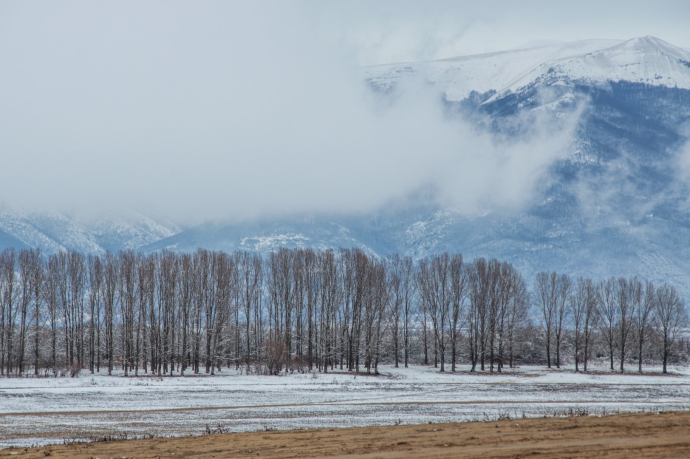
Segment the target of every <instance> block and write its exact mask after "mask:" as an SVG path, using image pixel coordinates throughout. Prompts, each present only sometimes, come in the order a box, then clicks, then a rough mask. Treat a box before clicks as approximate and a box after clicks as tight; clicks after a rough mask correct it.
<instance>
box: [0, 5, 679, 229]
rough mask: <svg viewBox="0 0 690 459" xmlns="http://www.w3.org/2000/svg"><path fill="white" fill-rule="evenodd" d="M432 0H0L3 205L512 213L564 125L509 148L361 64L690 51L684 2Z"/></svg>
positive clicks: (177, 215) (215, 214) (424, 91)
mask: <svg viewBox="0 0 690 459" xmlns="http://www.w3.org/2000/svg"><path fill="white" fill-rule="evenodd" d="M429 3H431V2H404V1H395V2H295V3H291V2H288V1H280V2H274V3H268V2H255V1H252V2H229V1H220V2H208V1H207V2H174V1H173V2H169V1H166V2H153V1H147V2H112V3H109V4H106V3H104V2H90V1H89V2H27V1H17V2H11V1H0V62H2V72H1V73H0V83H1V84H0V155H1V159H2V164H1V165H0V201H2V202H4V203H5V204H6V205H8V206H10V207H15V208H23V209H43V210H44V209H48V210H59V211H70V212H76V213H83V214H93V213H99V212H110V211H116V210H119V209H127V208H140V209H144V210H148V211H151V212H153V213H156V214H158V215H164V216H166V217H169V218H172V219H174V220H176V221H178V222H182V223H184V222H199V221H203V220H205V219H208V218H219V217H231V218H233V217H234V218H244V217H252V216H256V215H262V214H272V213H286V212H287V213H289V212H305V211H306V212H311V211H346V212H349V211H361V210H369V209H373V208H376V207H377V206H380V205H382V204H384V203H385V202H387V201H388V200H390V199H393V198H398V197H403V196H405V195H406V194H409V193H411V192H414V190H416V189H418V188H420V187H424V186H428V185H429V184H435V185H439V187H440V188H439V189H440V191H441V192H440V194H439V195H440V196H444V193H445V195H447V198H448V200H449V202H450V203H451V204H453V205H455V206H458V207H460V208H464V209H467V210H468V211H477V210H478V209H479V208H480V207H481V206H485V205H511V206H512V205H515V204H516V202H517V201H520V200H522V199H524V198H525V197H527V196H529V193H530V190H531V187H532V185H533V184H534V182H535V180H536V178H538V176H539V175H540V174H541V173H542V172H543V171H544V170H545V168H546V167H548V165H549V164H550V162H551V161H552V160H553V159H554V158H557V157H559V155H562V154H563V151H562V149H563V146H564V144H565V140H564V136H567V133H568V132H567V131H568V130H567V129H566V130H565V131H564V132H560V133H556V134H544V136H542V137H540V138H539V142H536V143H529V142H528V141H525V142H518V143H516V144H514V145H510V146H505V145H499V144H497V143H496V141H495V139H491V138H489V137H487V136H486V135H483V134H479V133H477V132H474V131H473V130H472V129H471V128H470V127H468V126H463V125H461V124H458V123H449V122H448V121H447V120H446V119H444V117H443V115H442V113H441V110H440V107H439V104H438V103H437V102H438V96H439V95H438V94H436V93H434V91H433V90H432V89H429V88H423V87H419V86H411V87H409V88H407V91H406V93H405V94H404V96H402V97H401V98H400V100H398V101H397V102H396V104H395V106H394V107H390V106H386V105H385V104H382V103H381V101H380V100H377V99H376V98H375V97H373V96H372V95H371V93H370V92H369V91H368V90H367V88H366V86H365V85H364V84H363V83H362V81H361V74H360V73H359V66H362V65H371V64H378V63H388V62H400V61H415V60H428V59H437V58H445V57H451V56H455V55H463V54H474V53H482V52H489V51H496V50H503V49H508V48H512V47H515V46H519V45H521V44H524V43H526V42H530V41H533V40H559V41H573V40H579V39H587V38H620V39H627V38H632V37H635V36H642V35H654V36H657V37H660V38H662V39H664V40H667V41H669V42H671V43H673V44H675V45H677V46H681V47H690V27H688V24H687V19H688V18H690V2H687V1H675V2H672V1H667V2H663V1H656V2H642V1H638V2H635V1H625V2H623V1H621V2H607V1H602V0H599V1H579V2H570V1H569V2H558V1H524V2H518V1H505V2H476V1H473V2H460V1H448V2H443V1H442V2H434V3H432V4H431V5H429ZM476 4H480V6H477V5H476ZM533 140H534V139H533ZM490 179H491V180H490ZM487 181H492V182H497V183H499V185H498V186H497V185H495V184H492V186H488V184H487ZM444 184H445V185H444Z"/></svg>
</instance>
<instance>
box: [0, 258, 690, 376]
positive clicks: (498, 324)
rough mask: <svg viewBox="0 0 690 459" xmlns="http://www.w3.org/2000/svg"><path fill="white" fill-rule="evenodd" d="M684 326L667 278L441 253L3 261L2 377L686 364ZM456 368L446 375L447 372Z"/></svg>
mask: <svg viewBox="0 0 690 459" xmlns="http://www.w3.org/2000/svg"><path fill="white" fill-rule="evenodd" d="M687 323H688V319H687V313H686V310H685V305H684V303H683V300H682V299H681V298H680V296H679V294H678V292H677V290H676V289H675V288H674V287H673V286H671V285H668V284H663V285H660V286H655V285H653V284H652V283H650V282H646V281H641V280H639V279H637V278H630V279H625V278H611V279H607V280H605V281H601V282H595V281H593V280H591V279H584V278H577V279H573V278H571V277H569V276H567V275H559V274H557V273H539V274H538V275H537V276H536V278H535V279H534V282H533V288H532V291H531V292H530V291H529V290H528V288H527V284H526V282H525V279H524V278H523V276H522V274H521V273H520V272H519V271H518V270H517V269H515V267H513V266H512V265H511V264H510V263H506V262H500V261H498V260H485V259H482V258H480V259H475V260H473V261H472V262H470V263H467V262H465V260H463V257H462V255H461V254H448V253H443V254H439V255H435V256H433V257H429V258H425V259H423V260H421V261H419V262H414V261H413V260H412V259H411V258H409V257H402V256H398V255H393V256H391V257H388V258H385V259H380V258H377V257H374V256H370V255H367V254H366V253H365V252H363V251H361V250H358V249H341V250H339V251H333V250H319V251H314V250H311V249H296V250H288V249H280V250H278V251H277V252H273V253H270V254H269V255H267V256H265V257H263V256H262V255H260V254H257V253H248V252H235V253H233V254H227V253H224V252H211V251H207V250H201V249H200V250H198V251H196V252H195V253H193V254H185V253H183V254H177V253H172V252H166V251H164V252H161V253H153V254H142V253H137V252H133V251H124V252H120V253H118V254H112V253H106V254H105V255H102V256H99V255H88V256H85V255H83V254H81V253H78V252H60V253H56V254H53V255H49V256H44V255H42V254H41V253H40V252H39V251H38V250H22V251H19V252H17V251H15V250H13V249H7V250H5V251H4V252H2V253H0V374H2V375H6V376H11V375H22V374H34V375H56V374H66V373H71V374H72V375H74V374H76V373H77V372H78V371H79V370H81V369H84V368H86V369H88V370H90V371H91V372H92V373H93V372H100V371H107V372H108V374H112V371H113V370H114V369H116V368H118V369H122V370H124V374H125V375H130V374H134V375H139V374H142V372H143V373H153V374H156V375H170V376H172V375H173V374H180V375H184V374H185V373H199V372H206V373H211V374H213V373H215V372H216V371H220V370H221V369H222V368H223V367H224V366H225V367H234V368H236V369H243V370H246V371H247V372H256V373H262V374H277V373H279V372H281V371H312V370H318V371H323V372H328V371H329V370H333V369H336V368H339V369H347V370H350V371H356V372H360V371H366V372H367V373H377V372H378V366H379V364H381V363H391V364H395V365H396V366H398V365H400V364H402V365H404V366H408V364H410V363H423V364H431V363H432V362H433V363H434V365H436V366H438V367H439V368H440V371H446V370H448V369H450V370H451V371H455V370H456V364H457V363H467V364H469V365H471V370H472V371H475V370H477V369H478V368H479V369H481V370H488V371H491V372H493V371H499V372H500V371H501V370H502V369H503V368H504V366H505V365H508V366H509V367H513V366H514V365H515V364H517V363H542V364H546V365H548V366H549V367H551V366H552V365H555V366H557V367H560V366H561V365H562V364H564V362H566V361H567V362H574V364H575V369H576V370H580V369H581V368H582V369H584V370H585V371H586V370H587V368H588V362H589V361H590V360H591V359H592V358H603V357H606V358H607V359H608V360H609V361H610V367H611V369H612V370H613V369H614V365H615V364H616V363H617V364H618V365H619V367H618V368H619V369H620V370H621V371H623V370H624V365H625V363H626V362H631V361H634V362H636V363H637V366H638V370H639V371H642V368H643V367H642V365H643V362H645V361H648V362H660V363H662V364H663V371H664V372H666V371H667V364H668V363H669V361H670V359H672V358H675V359H678V358H682V357H683V356H684V355H685V354H686V352H687V341H684V340H683V339H682V337H681V334H682V332H683V330H684V329H685V327H686V326H687ZM448 367H450V368H448Z"/></svg>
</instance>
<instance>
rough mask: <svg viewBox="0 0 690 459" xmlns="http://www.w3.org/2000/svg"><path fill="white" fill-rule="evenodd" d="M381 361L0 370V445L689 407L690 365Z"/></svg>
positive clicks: (595, 413)
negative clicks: (189, 369)
mask: <svg viewBox="0 0 690 459" xmlns="http://www.w3.org/2000/svg"><path fill="white" fill-rule="evenodd" d="M468 369H469V368H468V367H465V366H460V367H459V372H458V373H456V374H450V373H445V374H441V373H438V370H436V369H434V368H433V367H432V368H429V367H423V366H414V367H411V368H407V369H405V368H398V369H396V368H393V367H390V366H384V367H382V368H381V372H382V375H380V376H365V375H359V376H355V375H354V374H352V373H346V372H337V373H328V374H323V373H316V374H292V375H288V376H247V375H244V374H241V373H239V372H235V371H228V370H225V369H224V370H223V372H222V373H221V374H218V375H215V376H207V375H203V376H185V377H174V378H170V377H167V378H158V377H152V376H139V377H138V378H135V377H128V378H125V377H123V376H121V375H119V376H116V375H114V376H106V375H104V374H100V375H90V374H89V373H88V372H82V373H81V374H80V376H79V377H77V378H51V379H47V378H21V379H20V378H9V379H7V378H1V379H0V447H6V446H30V445H40V444H46V443H62V442H63V441H65V440H67V441H72V440H79V439H86V440H88V439H93V438H97V437H103V436H106V435H109V436H124V435H127V437H128V438H132V437H142V436H149V435H157V436H159V435H163V436H170V435H190V434H192V435H199V434H203V433H205V432H206V429H207V426H208V427H209V428H210V429H212V430H214V431H215V430H217V429H218V427H220V428H222V430H223V431H225V432H238V431H253V430H264V429H265V430H272V429H300V428H316V427H348V426H366V425H383V424H397V423H403V424H415V423H427V422H454V421H458V422H460V421H476V420H487V419H497V418H501V417H506V416H509V417H510V418H521V417H523V416H526V417H540V416H559V415H565V414H567V413H569V412H571V410H572V412H574V413H586V414H590V415H601V414H607V413H617V412H637V411H661V410H684V409H690V369H687V368H674V369H673V374H670V375H660V374H659V370H658V369H650V370H647V371H648V372H649V373H647V374H645V375H638V374H635V373H632V372H631V373H628V374H625V375H620V374H616V373H609V372H606V371H604V370H603V368H602V369H601V370H600V371H597V370H595V371H594V372H592V373H589V374H576V373H574V372H572V371H570V370H563V371H559V370H547V369H545V368H541V367H522V368H520V369H517V370H507V371H505V372H504V373H501V374H496V373H494V374H488V373H475V374H470V373H468Z"/></svg>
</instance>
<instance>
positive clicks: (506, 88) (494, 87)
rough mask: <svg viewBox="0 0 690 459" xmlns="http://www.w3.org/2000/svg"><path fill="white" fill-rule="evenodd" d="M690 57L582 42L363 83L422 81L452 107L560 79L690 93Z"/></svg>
mask: <svg viewBox="0 0 690 459" xmlns="http://www.w3.org/2000/svg"><path fill="white" fill-rule="evenodd" d="M689 68H690V52H689V51H687V50H685V49H682V48H678V47H675V46H673V45H671V44H669V43H666V42H665V41H663V40H660V39H658V38H655V37H642V38H633V39H632V40H628V41H620V40H582V41H577V42H573V43H556V44H550V45H542V46H533V47H532V46H530V47H527V48H519V49H512V50H509V51H501V52H494V53H487V54H477V55H471V56H459V57H454V58H450V59H443V60H438V61H429V62H412V63H403V64H389V65H378V66H373V67H368V68H366V69H365V70H364V74H365V78H367V79H368V80H369V81H370V82H371V83H372V85H374V86H376V87H378V88H380V89H384V90H385V89H389V88H390V87H392V86H393V85H395V84H396V83H397V82H398V81H400V79H401V78H405V77H409V76H410V75H415V74H416V75H420V76H421V77H423V78H424V79H425V80H427V81H429V82H431V83H433V84H435V85H437V86H438V87H439V88H440V89H442V90H443V91H444V93H445V96H446V99H447V100H448V101H451V102H460V101H462V100H464V99H466V98H467V97H468V96H469V95H470V93H471V92H473V91H474V92H478V93H486V92H489V91H495V92H496V94H495V95H494V99H498V98H500V97H503V96H505V95H506V94H507V93H510V92H515V91H518V90H520V89H521V88H523V87H526V86H529V85H530V84H534V83H536V82H538V81H543V80H547V81H544V82H548V83H549V84H554V83H556V82H557V81H559V80H560V79H567V80H569V81H580V82H583V83H585V82H586V83H588V84H602V83H603V84H605V83H607V82H609V81H615V82H618V81H627V82H630V83H642V84H648V85H652V86H666V87H678V88H684V89H690V73H689V72H688V69H689Z"/></svg>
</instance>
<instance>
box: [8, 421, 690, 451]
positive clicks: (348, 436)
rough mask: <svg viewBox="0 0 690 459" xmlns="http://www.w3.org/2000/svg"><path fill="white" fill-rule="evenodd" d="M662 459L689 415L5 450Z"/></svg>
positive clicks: (688, 443) (687, 446)
mask: <svg viewBox="0 0 690 459" xmlns="http://www.w3.org/2000/svg"><path fill="white" fill-rule="evenodd" d="M534 455H538V457H571V458H595V457H607V458H629V457H636V458H647V457H649V458H658V457H678V458H687V457H690V411H682V412H665V413H659V414H656V413H638V414H621V415H615V416H604V417H576V418H546V419H519V420H506V421H492V422H472V423H451V424H425V425H401V426H387V427H365V428H360V427H358V428H347V429H317V430H293V431H273V432H249V433H233V434H217V435H206V436H201V437H182V438H154V439H148V440H129V441H110V442H97V443H79V444H72V445H58V446H46V447H40V448H21V449H18V448H8V449H5V450H1V451H0V457H17V458H44V457H46V456H49V457H56V458H95V457H99V458H103V459H104V458H113V457H117V458H121V457H127V458H130V459H132V458H159V457H174V458H225V457H233V458H235V457H237V458H249V457H252V458H256V457H264V458H300V459H302V458H314V457H331V458H345V457H347V458H463V457H510V458H515V457H527V456H534Z"/></svg>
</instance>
